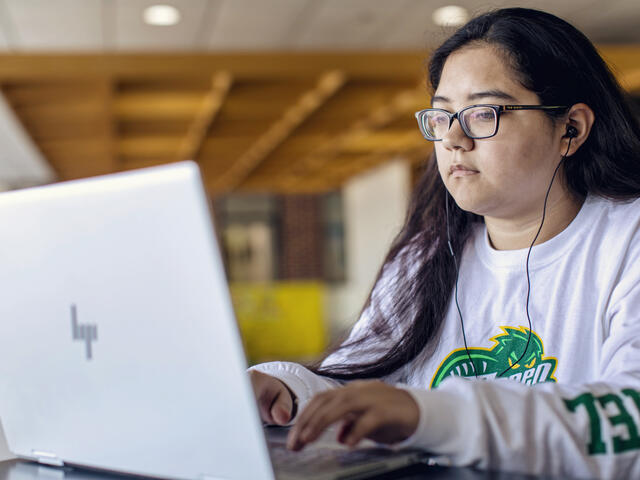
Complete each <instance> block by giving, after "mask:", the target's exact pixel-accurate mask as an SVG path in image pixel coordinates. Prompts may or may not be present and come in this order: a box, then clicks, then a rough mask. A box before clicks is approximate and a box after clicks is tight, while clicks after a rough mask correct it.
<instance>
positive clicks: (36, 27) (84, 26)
mask: <svg viewBox="0 0 640 480" xmlns="http://www.w3.org/2000/svg"><path fill="white" fill-rule="evenodd" d="M3 10H4V11H5V14H6V15H7V17H8V18H7V21H9V22H11V25H12V28H11V30H12V31H11V36H15V38H11V39H10V40H12V41H11V42H10V43H11V44H12V45H11V46H12V47H13V49H14V50H16V51H21V50H100V49H102V47H103V36H102V16H101V13H102V2H101V0H82V1H78V0H55V1H52V0H4V9H3Z"/></svg>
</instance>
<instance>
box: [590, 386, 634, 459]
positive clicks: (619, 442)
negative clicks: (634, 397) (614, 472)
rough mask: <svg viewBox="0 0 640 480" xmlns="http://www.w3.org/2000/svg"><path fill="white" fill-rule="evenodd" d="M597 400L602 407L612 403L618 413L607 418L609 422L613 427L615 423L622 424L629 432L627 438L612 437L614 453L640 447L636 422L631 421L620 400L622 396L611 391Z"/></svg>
mask: <svg viewBox="0 0 640 480" xmlns="http://www.w3.org/2000/svg"><path fill="white" fill-rule="evenodd" d="M598 402H600V405H601V406H602V408H603V409H604V408H606V406H607V405H608V404H609V403H613V404H614V405H615V406H616V407H617V409H618V412H619V413H618V414H617V415H613V416H611V417H608V418H609V422H610V423H611V425H613V426H614V427H615V426H616V425H624V426H625V427H627V432H628V434H629V438H623V437H622V436H620V435H617V436H615V437H613V451H614V452H615V453H621V452H626V451H627V450H634V449H637V448H640V437H639V436H638V429H637V428H636V424H635V423H634V421H633V418H632V417H631V415H629V412H628V411H627V409H626V408H625V406H624V403H623V402H622V398H620V397H619V396H618V395H615V394H613V393H608V394H606V395H602V396H601V397H598Z"/></svg>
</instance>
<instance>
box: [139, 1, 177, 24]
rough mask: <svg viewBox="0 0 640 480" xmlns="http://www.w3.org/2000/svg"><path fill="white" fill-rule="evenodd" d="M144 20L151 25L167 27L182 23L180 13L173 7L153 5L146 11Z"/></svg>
mask: <svg viewBox="0 0 640 480" xmlns="http://www.w3.org/2000/svg"><path fill="white" fill-rule="evenodd" d="M142 18H144V21H145V23H148V24H149V25H160V26H164V27H166V26H170V25H175V24H176V23H178V22H179V21H180V11H179V10H178V9H177V8H176V7H173V6H171V5H152V6H150V7H147V8H145V9H144V12H143V13H142Z"/></svg>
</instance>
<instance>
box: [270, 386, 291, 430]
mask: <svg viewBox="0 0 640 480" xmlns="http://www.w3.org/2000/svg"><path fill="white" fill-rule="evenodd" d="M280 383H282V382H280ZM282 387H283V388H280V389H279V391H278V394H277V395H276V397H275V398H274V399H273V402H272V403H271V408H270V409H269V412H270V413H271V418H273V420H274V423H276V424H278V425H286V424H287V423H289V421H290V420H291V412H292V411H293V399H292V398H291V394H290V393H289V391H288V390H287V388H286V387H285V386H284V385H282Z"/></svg>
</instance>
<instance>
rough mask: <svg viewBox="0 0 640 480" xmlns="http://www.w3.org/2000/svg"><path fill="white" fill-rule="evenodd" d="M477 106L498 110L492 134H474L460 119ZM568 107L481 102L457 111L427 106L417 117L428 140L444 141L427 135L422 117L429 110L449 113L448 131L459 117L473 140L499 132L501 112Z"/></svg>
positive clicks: (421, 131)
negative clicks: (452, 111)
mask: <svg viewBox="0 0 640 480" xmlns="http://www.w3.org/2000/svg"><path fill="white" fill-rule="evenodd" d="M477 107H489V108H491V109H493V111H494V112H496V126H495V130H494V131H493V133H492V134H491V135H485V136H481V137H478V136H473V135H471V133H470V132H469V129H468V128H467V126H466V125H465V123H464V122H461V121H460V115H461V114H462V113H464V112H465V111H467V110H469V109H471V108H477ZM567 108H569V107H567V106H564V105H563V106H561V105H491V104H485V103H481V104H478V105H469V106H468V107H464V108H463V109H462V110H459V111H457V112H456V113H451V112H449V111H447V110H444V109H442V108H425V109H424V110H420V111H417V112H416V113H415V117H416V120H417V121H418V128H419V129H420V133H422V136H423V137H424V138H425V139H426V140H429V141H430V142H440V141H442V138H437V139H436V138H429V136H428V135H427V130H426V129H425V128H424V125H423V122H422V118H423V117H425V115H426V113H427V112H441V113H444V114H445V115H447V116H448V117H449V128H447V132H448V131H449V130H451V125H453V121H454V120H455V119H456V118H457V119H458V123H460V128H462V131H463V132H464V134H465V135H466V136H467V137H469V138H471V139H473V140H482V139H484V138H491V137H493V136H495V135H496V134H497V133H498V128H499V126H500V114H501V113H504V112H509V111H517V110H561V109H564V110H566V109H567Z"/></svg>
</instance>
